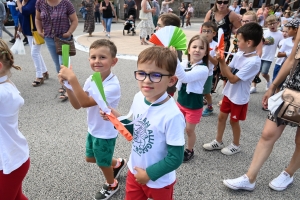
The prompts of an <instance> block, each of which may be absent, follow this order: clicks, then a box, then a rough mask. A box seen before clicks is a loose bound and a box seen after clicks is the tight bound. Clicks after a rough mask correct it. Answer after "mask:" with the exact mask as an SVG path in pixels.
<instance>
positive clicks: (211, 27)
mask: <svg viewBox="0 0 300 200" xmlns="http://www.w3.org/2000/svg"><path fill="white" fill-rule="evenodd" d="M217 31H218V28H217V25H216V24H215V23H214V22H205V23H204V24H202V28H201V32H202V33H203V34H205V35H206V37H207V40H208V42H209V47H210V49H211V50H210V51H209V72H208V78H207V80H206V82H205V85H204V89H203V94H204V97H205V99H206V102H207V108H206V109H205V110H204V111H203V113H202V116H203V117H207V116H209V115H211V114H212V112H213V110H214V109H213V107H212V98H211V87H212V79H213V73H214V67H215V66H216V65H217V64H218V60H217V59H216V52H215V48H216V46H217V45H218V43H217V42H215V41H214V40H213V37H215V35H216V33H217Z"/></svg>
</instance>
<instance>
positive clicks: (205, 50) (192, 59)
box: [175, 34, 209, 162]
mask: <svg viewBox="0 0 300 200" xmlns="http://www.w3.org/2000/svg"><path fill="white" fill-rule="evenodd" d="M187 51H188V61H183V62H182V63H178V66H177V68H176V73H175V75H176V76H177V78H178V83H177V84H176V87H177V89H178V99H177V105H178V107H179V109H180V111H181V112H182V113H183V115H184V116H185V120H186V128H185V130H186V133H187V137H188V143H187V148H186V149H185V152H184V159H183V161H184V162H188V161H190V160H191V159H192V158H193V157H194V146H195V142H196V134H195V128H196V125H197V124H198V123H199V122H200V119H201V116H202V111H203V87H204V85H205V82H206V80H207V77H208V72H209V70H208V61H209V59H208V58H209V42H208V41H207V37H206V35H203V34H202V35H195V36H194V37H192V39H191V40H190V41H189V44H188V48H187Z"/></svg>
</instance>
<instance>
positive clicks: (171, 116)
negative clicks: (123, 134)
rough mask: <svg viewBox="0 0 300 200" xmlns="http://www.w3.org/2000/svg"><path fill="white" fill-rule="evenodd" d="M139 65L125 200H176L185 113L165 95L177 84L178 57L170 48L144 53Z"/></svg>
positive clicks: (151, 49) (152, 48)
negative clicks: (177, 172) (170, 87)
mask: <svg viewBox="0 0 300 200" xmlns="http://www.w3.org/2000/svg"><path fill="white" fill-rule="evenodd" d="M137 65H138V67H137V71H135V72H134V75H135V79H136V80H137V81H138V85H139V89H140V92H138V93H137V94H136V95H135V97H134V99H133V103H132V105H131V109H130V110H131V111H132V113H133V121H132V124H131V125H127V126H125V127H126V128H127V129H128V130H129V132H131V133H132V134H133V141H132V149H131V154H130V158H129V161H128V168H129V170H128V175H127V179H126V196H125V200H141V199H144V200H146V199H148V198H151V199H163V200H173V191H174V189H173V188H174V184H175V181H176V174H175V169H177V168H178V167H179V166H180V165H181V163H182V161H183V153H184V143H185V142H184V129H185V121H184V117H183V114H182V113H181V112H180V110H179V108H178V106H177V105H176V102H175V100H174V99H173V98H172V97H171V96H169V95H168V94H167V92H166V90H167V87H168V86H171V85H174V84H175V82H176V80H177V78H176V77H175V71H176V66H177V57H176V55H175V53H173V52H172V51H170V50H169V49H168V48H165V47H159V46H154V47H150V48H147V49H145V50H143V51H142V52H141V53H140V54H139V56H138V61H137ZM112 112H113V114H114V115H115V116H117V117H118V116H120V114H119V113H117V112H116V111H115V110H112ZM100 113H101V114H102V116H103V118H104V119H106V117H105V115H103V114H104V113H102V112H100ZM122 122H123V123H125V124H128V122H129V120H122Z"/></svg>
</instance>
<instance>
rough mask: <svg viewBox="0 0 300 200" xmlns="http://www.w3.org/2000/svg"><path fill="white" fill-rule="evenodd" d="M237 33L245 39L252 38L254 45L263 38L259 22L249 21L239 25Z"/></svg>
mask: <svg viewBox="0 0 300 200" xmlns="http://www.w3.org/2000/svg"><path fill="white" fill-rule="evenodd" d="M237 34H241V35H242V37H243V38H244V40H245V41H247V40H252V41H253V43H254V47H256V46H257V45H258V44H259V43H260V42H261V40H262V38H263V29H262V27H261V26H260V25H259V24H257V23H255V22H250V23H247V24H245V25H244V26H242V27H240V28H239V29H238V30H237Z"/></svg>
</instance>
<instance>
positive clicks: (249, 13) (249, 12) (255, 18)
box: [243, 11, 257, 22]
mask: <svg viewBox="0 0 300 200" xmlns="http://www.w3.org/2000/svg"><path fill="white" fill-rule="evenodd" d="M244 15H247V16H248V15H251V16H252V17H253V21H255V22H257V16H256V13H255V12H253V11H247V12H245V13H244V14H243V16H244Z"/></svg>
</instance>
